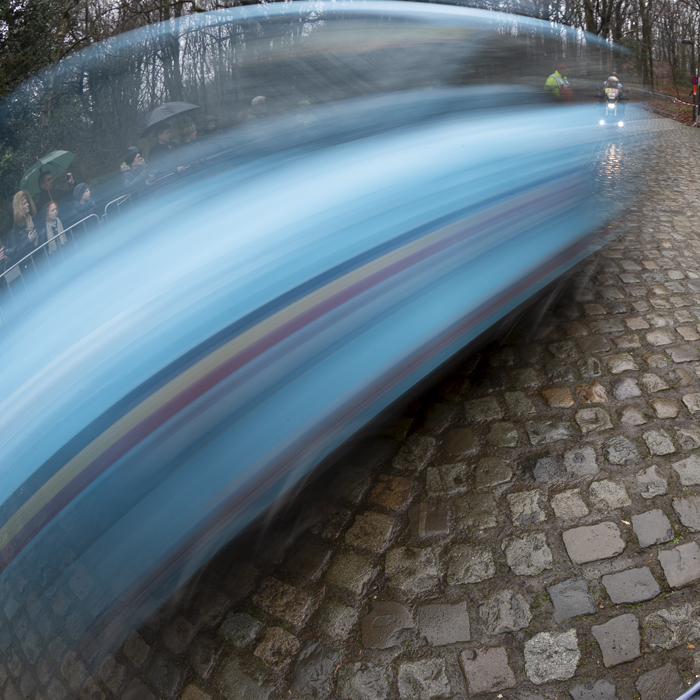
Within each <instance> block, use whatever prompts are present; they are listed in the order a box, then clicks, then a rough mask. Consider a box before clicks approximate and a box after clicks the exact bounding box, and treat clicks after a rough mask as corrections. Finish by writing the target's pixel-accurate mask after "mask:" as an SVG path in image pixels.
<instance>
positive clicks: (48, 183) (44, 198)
mask: <svg viewBox="0 0 700 700" xmlns="http://www.w3.org/2000/svg"><path fill="white" fill-rule="evenodd" d="M63 177H65V180H66V182H67V183H68V187H70V189H69V190H68V191H66V190H57V189H54V181H53V175H52V174H51V173H48V172H47V173H41V175H39V190H40V192H39V199H38V200H37V201H36V207H37V209H39V210H41V209H43V208H44V207H45V206H46V205H47V204H48V203H49V202H57V201H58V200H59V199H63V197H65V196H67V195H69V194H70V193H71V192H72V191H73V188H74V187H75V180H74V179H73V175H72V174H71V173H66V174H65V175H64V176H63Z"/></svg>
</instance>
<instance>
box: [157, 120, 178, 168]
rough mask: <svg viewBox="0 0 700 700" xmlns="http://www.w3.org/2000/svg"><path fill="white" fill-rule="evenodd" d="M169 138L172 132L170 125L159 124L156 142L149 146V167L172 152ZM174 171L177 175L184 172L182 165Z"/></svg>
mask: <svg viewBox="0 0 700 700" xmlns="http://www.w3.org/2000/svg"><path fill="white" fill-rule="evenodd" d="M171 138H172V130H171V129H170V125H169V124H168V123H167V122H166V123H164V124H161V125H160V126H159V127H158V128H157V130H156V142H155V143H154V144H153V146H151V150H150V151H149V152H148V159H149V160H150V162H151V165H156V164H157V163H158V161H159V160H160V159H161V158H162V157H163V156H164V155H166V154H167V153H169V152H170V151H171V150H172V148H173V147H172V144H171V143H170V139H171ZM176 169H177V172H178V173H183V172H185V166H184V165H178V166H177V168H176Z"/></svg>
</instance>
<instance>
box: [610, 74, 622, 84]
mask: <svg viewBox="0 0 700 700" xmlns="http://www.w3.org/2000/svg"><path fill="white" fill-rule="evenodd" d="M608 82H609V83H619V82H620V81H619V80H618V79H617V76H615V75H611V76H610V77H609V78H608Z"/></svg>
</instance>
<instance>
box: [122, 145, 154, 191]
mask: <svg viewBox="0 0 700 700" xmlns="http://www.w3.org/2000/svg"><path fill="white" fill-rule="evenodd" d="M120 170H121V171H122V182H123V183H124V187H125V189H126V190H127V191H128V192H133V191H135V190H139V189H141V188H142V187H144V186H146V185H152V184H153V180H154V175H153V173H151V172H149V170H148V168H147V167H146V161H145V160H144V159H143V156H142V155H141V151H140V150H139V149H138V148H136V146H129V148H127V149H126V153H125V154H124V160H123V162H122V164H121V166H120Z"/></svg>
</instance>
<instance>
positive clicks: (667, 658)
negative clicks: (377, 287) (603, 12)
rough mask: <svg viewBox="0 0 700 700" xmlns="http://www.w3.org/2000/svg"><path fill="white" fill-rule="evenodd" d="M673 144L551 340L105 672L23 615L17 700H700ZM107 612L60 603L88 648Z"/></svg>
mask: <svg viewBox="0 0 700 700" xmlns="http://www.w3.org/2000/svg"><path fill="white" fill-rule="evenodd" d="M654 124H655V128H656V129H657V137H658V138H657V142H656V146H655V149H653V152H650V153H649V155H648V163H647V180H646V183H645V185H644V193H643V196H642V198H641V199H640V200H639V202H638V204H636V205H635V206H633V207H632V208H631V209H630V210H629V211H628V212H627V214H626V216H625V218H624V220H623V221H622V226H621V235H620V236H619V237H618V238H617V239H616V240H615V241H613V242H612V243H610V244H608V245H607V246H606V247H605V248H603V249H602V250H601V251H599V252H598V253H596V254H595V255H594V256H593V257H591V258H589V259H588V260H586V261H584V262H583V263H582V264H581V265H580V267H579V268H578V269H577V271H576V274H575V276H574V278H573V281H572V282H571V284H570V285H569V287H568V288H567V291H566V293H565V294H564V296H563V297H562V298H561V299H560V301H559V302H558V303H557V304H556V306H555V307H554V308H553V309H551V310H549V311H547V312H546V313H544V314H543V315H542V316H541V318H540V320H539V323H538V324H536V325H534V324H533V323H532V322H531V320H528V321H525V322H523V323H521V324H520V325H519V326H517V327H516V329H515V330H514V331H513V332H512V333H511V334H510V335H509V336H508V338H507V340H506V341H502V342H501V344H498V345H492V346H489V347H488V348H486V349H485V350H483V351H482V352H481V353H480V354H479V355H475V356H471V357H469V358H467V359H466V360H465V361H464V362H463V364H462V365H461V366H460V367H458V368H457V369H456V370H455V371H454V372H453V374H452V375H451V376H449V377H447V378H446V379H444V380H443V381H441V382H440V383H439V384H438V385H436V386H434V387H433V388H432V389H431V390H430V391H428V392H427V393H426V394H425V395H423V396H421V397H420V398H419V399H417V400H415V401H414V402H413V403H412V404H411V405H410V406H408V408H407V409H406V410H405V412H404V413H403V415H401V416H400V417H399V418H397V419H396V420H394V421H393V422H392V423H391V424H390V425H387V426H386V427H385V428H382V429H378V430H377V434H376V435H375V436H374V438H372V439H371V440H368V441H367V442H366V443H363V445H362V446H360V447H358V448H357V449H356V450H355V451H354V452H353V453H351V454H350V455H348V456H347V457H345V458H344V459H343V460H342V463H340V464H339V465H337V466H336V467H333V468H332V469H331V470H329V471H328V472H327V473H326V474H324V475H323V476H322V477H321V478H320V480H319V481H318V482H317V483H316V484H314V485H312V486H311V487H310V488H308V489H307V490H306V491H305V492H304V493H303V495H302V496H301V497H300V499H299V500H298V501H297V503H296V504H294V505H292V506H290V507H289V509H288V510H287V511H285V513H283V514H281V515H279V516H278V517H277V518H276V519H275V520H273V521H272V524H271V525H270V527H269V528H268V530H267V531H265V532H264V533H263V534H262V535H261V536H257V537H255V538H254V539H253V540H252V541H251V540H246V541H245V542H237V543H234V545H232V546H231V547H230V548H229V549H228V550H227V551H226V552H224V553H222V554H221V555H219V556H218V557H217V558H216V559H215V561H213V562H212V564H211V565H210V566H209V567H207V569H206V570H205V571H204V572H203V573H202V574H201V575H200V576H199V577H197V579H196V580H195V581H192V582H190V583H188V584H186V585H185V586H184V587H183V589H182V590H181V591H180V593H179V594H178V595H177V596H175V597H174V598H173V599H172V600H171V601H169V602H168V603H167V604H166V605H165V606H163V608H162V609H161V610H160V611H159V612H158V613H157V614H156V615H154V616H153V617H152V618H151V619H150V620H149V621H148V622H147V623H146V624H144V626H143V627H142V628H141V629H139V630H138V631H135V632H133V634H132V635H131V636H130V637H129V638H128V640H127V641H126V642H125V643H124V644H123V646H122V647H121V648H120V649H119V650H118V651H117V652H116V653H114V654H113V655H111V656H109V657H108V658H106V659H104V660H103V661H102V662H101V664H100V665H99V666H97V667H96V668H94V669H92V668H87V667H86V666H85V665H84V664H83V663H82V661H81V660H80V658H78V657H77V656H76V655H75V653H74V652H71V651H66V648H65V647H63V646H61V644H60V643H59V642H58V641H57V640H55V639H53V640H52V637H51V632H50V629H44V628H43V627H42V625H41V623H40V621H39V620H35V619H34V617H33V616H32V607H31V605H27V606H26V608H21V607H20V606H19V605H18V604H16V603H15V602H14V600H15V599H14V597H13V595H12V591H11V590H2V591H0V598H1V600H2V604H1V605H0V652H2V656H0V690H2V697H3V698H5V699H6V700H21V699H22V698H35V699H36V700H43V699H45V700H54V699H55V700H63V699H64V698H69V697H80V698H85V699H88V698H90V699H93V700H108V699H109V700H111V699H112V698H120V699H121V700H150V699H152V698H155V697H164V698H183V700H211V699H213V698H228V699H231V700H234V699H237V698H245V699H247V700H263V699H268V698H269V699H270V700H275V699H281V698H318V699H319V700H323V699H324V698H336V699H340V700H364V699H366V700H383V699H389V698H392V699H395V698H400V699H401V700H409V699H413V698H415V699H418V698H420V699H424V700H431V699H437V698H467V697H479V698H482V697H483V698H485V699H486V700H489V699H495V698H506V699H509V700H545V699H546V700H553V699H555V698H556V699H557V700H561V699H564V698H569V697H570V698H573V700H582V699H583V700H585V699H589V698H605V699H612V698H620V699H625V700H627V699H632V698H642V699H643V700H647V698H649V699H651V698H654V700H659V699H660V698H661V697H666V695H667V696H668V697H669V698H671V697H675V696H676V694H677V693H678V692H680V690H681V689H682V688H684V687H687V686H688V685H689V684H690V683H691V682H694V681H695V679H696V677H697V674H700V641H699V640H700V588H699V587H698V583H697V582H700V546H698V544H697V541H696V540H697V539H698V535H697V534H696V533H698V532H699V531H700V428H699V427H698V425H697V414H698V413H700V222H696V221H695V218H696V217H695V211H696V207H697V205H696V201H697V198H698V189H699V188H700V185H698V181H699V178H698V175H700V172H699V171H698V170H699V169H698V166H697V165H693V163H698V162H700V133H698V132H697V131H696V130H691V129H689V128H687V127H683V126H681V125H679V124H677V123H675V122H671V121H664V120H660V119H659V120H654ZM533 327H534V328H535V329H536V330H534V331H533V330H532V328H533ZM86 586H89V581H87V580H79V577H78V579H76V580H75V581H72V582H71V588H70V590H69V589H68V588H67V589H66V590H65V591H58V592H57V594H56V598H55V604H54V612H55V614H56V619H57V620H59V621H62V622H63V623H65V625H66V626H67V627H68V626H69V625H70V624H71V623H70V619H69V618H70V606H71V600H73V599H74V598H75V597H76V596H81V595H84V593H85V590H86ZM52 624H55V621H54V622H53V623H52ZM76 624H77V623H76ZM696 646H697V647H698V648H697V650H696ZM659 693H662V695H659Z"/></svg>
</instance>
